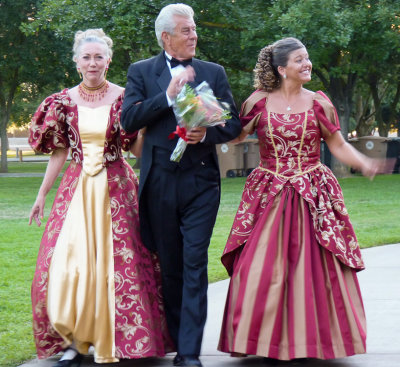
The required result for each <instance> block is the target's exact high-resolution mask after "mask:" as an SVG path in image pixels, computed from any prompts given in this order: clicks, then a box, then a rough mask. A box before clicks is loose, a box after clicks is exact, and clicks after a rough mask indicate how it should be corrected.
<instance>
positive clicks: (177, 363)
mask: <svg viewBox="0 0 400 367" xmlns="http://www.w3.org/2000/svg"><path fill="white" fill-rule="evenodd" d="M182 362H183V357H182V356H181V355H180V354H179V353H176V356H175V357H174V360H173V362H172V363H173V364H174V366H182V364H181V363H182Z"/></svg>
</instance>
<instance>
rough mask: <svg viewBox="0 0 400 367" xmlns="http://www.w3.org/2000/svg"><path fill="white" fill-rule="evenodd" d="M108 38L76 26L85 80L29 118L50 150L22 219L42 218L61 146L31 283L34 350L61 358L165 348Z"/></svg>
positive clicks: (105, 359) (37, 146)
mask: <svg viewBox="0 0 400 367" xmlns="http://www.w3.org/2000/svg"><path fill="white" fill-rule="evenodd" d="M111 46H112V41H111V39H110V38H109V37H107V36H106V35H105V34H104V32H103V31H102V30H101V29H92V30H87V31H85V32H81V31H79V32H77V33H76V35H75V44H74V61H75V62H76V66H77V70H78V72H79V73H80V74H81V76H82V79H83V80H82V83H81V84H80V85H78V86H76V87H74V88H71V89H65V90H63V91H61V92H59V93H55V94H53V95H51V96H49V97H47V98H46V99H45V100H44V101H43V102H42V104H41V105H40V106H39V108H38V110H37V111H36V113H35V115H34V117H33V119H32V123H31V127H30V138H29V141H30V144H31V145H32V147H33V149H34V150H35V151H40V152H43V153H50V152H52V156H51V158H50V161H49V164H48V168H47V170H46V174H45V177H44V179H43V183H42V185H41V187H40V189H39V193H38V196H37V199H36V202H35V204H34V205H33V208H32V211H31V214H30V219H29V224H31V222H32V221H35V222H36V223H37V224H38V225H39V226H40V224H41V219H42V218H43V210H44V204H45V198H46V194H47V193H48V192H49V190H50V188H51V187H52V185H53V183H54V182H55V180H56V178H57V177H58V175H59V173H60V171H61V169H62V167H63V166H64V163H65V162H66V159H67V157H68V154H70V155H71V163H70V164H69V166H68V168H67V170H66V172H65V173H64V175H63V178H62V181H61V184H60V186H59V188H58V191H57V194H56V197H55V200H54V203H53V207H52V209H51V212H50V215H49V219H48V221H47V225H46V229H45V231H44V234H43V238H42V242H41V246H40V250H39V255H38V259H37V266H36V271H35V276H34V279H33V283H32V308H33V331H34V338H35V342H36V348H37V353H38V357H39V358H47V357H49V356H52V355H54V354H56V353H58V352H60V351H62V350H64V354H63V356H62V357H61V359H60V360H59V361H58V362H57V364H56V365H57V366H58V367H68V366H71V365H79V363H80V361H81V359H82V354H85V353H87V352H88V349H89V347H91V346H93V348H94V358H95V362H97V363H109V362H118V361H119V359H121V358H124V359H130V358H131V359H133V358H143V357H150V356H163V355H164V354H165V352H166V348H168V345H169V338H168V335H167V332H166V324H165V320H164V313H163V308H162V299H161V296H160V289H159V282H158V279H159V266H158V262H157V259H156V258H155V257H154V255H152V254H151V253H149V251H148V250H147V249H146V248H145V247H144V246H143V244H142V242H141V239H140V235H139V222H138V202H137V188H138V181H137V177H136V175H135V173H134V172H133V170H132V168H131V167H130V166H129V164H128V163H127V162H126V161H125V160H124V158H123V156H122V151H121V149H124V150H129V149H130V150H135V149H138V141H137V139H136V138H137V136H136V135H137V134H130V135H128V134H126V133H125V132H124V131H123V130H122V129H121V127H120V124H119V118H120V111H121V105H122V99H123V89H122V88H121V87H119V86H117V85H115V84H113V83H110V82H109V81H107V80H106V77H105V76H106V73H107V69H108V66H109V64H110V61H111V56H112V51H111Z"/></svg>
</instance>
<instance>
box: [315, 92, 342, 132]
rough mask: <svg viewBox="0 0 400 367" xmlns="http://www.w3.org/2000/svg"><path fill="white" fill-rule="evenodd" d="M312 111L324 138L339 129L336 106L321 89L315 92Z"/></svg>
mask: <svg viewBox="0 0 400 367" xmlns="http://www.w3.org/2000/svg"><path fill="white" fill-rule="evenodd" d="M314 111H315V116H316V118H317V120H318V121H319V126H320V128H321V131H322V136H323V137H324V138H326V137H328V136H329V135H331V134H333V133H334V132H336V131H338V130H340V124H339V118H338V115H337V112H336V108H335V107H334V105H333V104H332V102H331V101H330V99H329V98H328V97H327V96H326V95H325V94H324V93H323V92H321V91H318V92H316V93H315V97H314Z"/></svg>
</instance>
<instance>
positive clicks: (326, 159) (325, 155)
mask: <svg viewBox="0 0 400 367" xmlns="http://www.w3.org/2000/svg"><path fill="white" fill-rule="evenodd" d="M320 154H321V156H320V160H321V162H322V163H323V164H325V166H328V167H329V168H331V160H332V153H331V151H330V150H329V148H328V144H326V142H325V141H324V140H323V141H322V142H321V147H320Z"/></svg>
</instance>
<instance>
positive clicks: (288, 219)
mask: <svg viewBox="0 0 400 367" xmlns="http://www.w3.org/2000/svg"><path fill="white" fill-rule="evenodd" d="M266 98H268V95H267V93H265V92H261V91H257V92H255V93H253V94H252V95H251V96H250V97H249V98H248V100H247V101H246V102H245V103H244V105H243V107H242V112H241V121H242V125H243V128H244V129H245V130H246V131H248V132H250V133H251V132H253V131H255V130H256V131H257V135H258V139H259V144H260V158H261V161H260V165H259V167H257V168H256V169H254V171H253V172H252V173H251V174H250V175H249V177H248V179H247V181H246V184H245V188H244V192H243V195H242V200H241V203H240V205H239V209H238V211H237V213H236V217H235V219H234V222H233V226H232V229H231V233H230V235H229V238H228V241H227V244H226V247H225V250H224V253H223V256H222V262H223V264H224V266H225V267H226V269H227V270H228V273H229V274H230V276H231V280H230V285H229V290H228V296H227V301H226V305H225V312H224V318H223V324H222V330H221V336H220V342H219V348H218V349H219V350H221V351H223V352H236V353H243V354H250V355H259V356H264V357H269V358H274V359H281V360H290V359H295V358H320V359H329V358H339V357H344V356H350V355H353V354H357V353H365V348H366V320H365V313H364V308H363V303H362V298H361V293H360V289H359V285H358V281H357V276H356V272H357V271H358V270H361V269H363V268H364V265H363V261H362V259H361V253H360V249H359V246H358V243H357V239H356V236H355V233H354V231H353V228H352V225H351V223H350V220H349V216H348V213H347V210H346V208H345V205H344V201H343V195H342V191H341V189H340V186H339V184H338V182H337V180H336V178H335V177H334V175H333V174H332V172H331V171H330V169H329V168H328V167H326V166H325V165H323V164H321V162H320V142H321V138H323V137H324V136H328V135H329V134H332V133H334V132H335V131H337V130H339V129H340V127H339V122H338V119H337V114H336V110H335V109H334V107H333V105H332V104H331V102H330V101H329V99H328V98H327V97H326V96H325V95H324V94H323V93H322V92H317V93H315V97H314V102H313V108H311V109H310V110H308V111H306V112H303V113H296V114H278V113H273V112H269V111H267V109H266Z"/></svg>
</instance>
